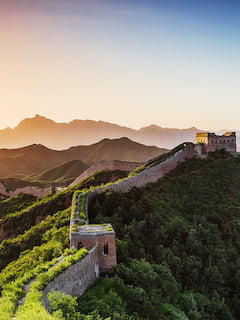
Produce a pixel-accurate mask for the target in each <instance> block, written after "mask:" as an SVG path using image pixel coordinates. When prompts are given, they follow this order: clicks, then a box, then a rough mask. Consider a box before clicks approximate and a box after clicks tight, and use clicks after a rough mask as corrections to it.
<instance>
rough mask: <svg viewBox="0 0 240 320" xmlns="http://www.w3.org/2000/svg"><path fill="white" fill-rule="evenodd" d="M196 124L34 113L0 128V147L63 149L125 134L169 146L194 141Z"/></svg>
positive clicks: (124, 135)
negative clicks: (134, 123) (62, 118)
mask: <svg viewBox="0 0 240 320" xmlns="http://www.w3.org/2000/svg"><path fill="white" fill-rule="evenodd" d="M199 131H202V130H199V129H197V128H195V127H191V128H188V129H177V128H163V127H160V126H157V125H155V124H151V125H149V126H146V127H142V128H140V129H138V130H137V129H132V128H129V127H126V126H121V125H118V124H113V123H109V122H105V121H102V120H99V121H95V120H78V119H74V120H72V121H70V122H61V123H58V122H55V121H53V120H51V119H48V118H46V117H43V116H40V115H35V117H33V118H26V119H23V120H22V121H21V122H20V123H19V124H18V125H17V126H16V127H14V128H13V129H12V128H9V127H8V128H6V129H2V130H0V146H1V147H2V148H19V147H22V146H28V145H31V144H42V145H45V146H47V147H49V148H52V149H57V150H63V149H66V148H69V147H71V146H78V145H89V144H93V143H97V142H98V141H100V140H102V139H104V138H110V139H117V138H121V137H128V138H129V139H131V140H134V141H136V142H139V143H142V144H145V145H156V146H158V147H164V148H167V149H170V148H172V147H174V146H175V145H177V144H180V143H182V142H184V141H190V142H193V141H194V139H195V133H196V132H199Z"/></svg>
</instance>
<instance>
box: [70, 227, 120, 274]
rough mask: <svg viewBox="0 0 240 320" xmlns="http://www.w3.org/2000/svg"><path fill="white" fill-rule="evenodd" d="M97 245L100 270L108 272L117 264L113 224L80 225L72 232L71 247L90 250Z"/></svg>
mask: <svg viewBox="0 0 240 320" xmlns="http://www.w3.org/2000/svg"><path fill="white" fill-rule="evenodd" d="M95 246H97V255H98V264H99V272H100V273H101V272H106V271H108V270H109V269H111V268H112V267H114V266H115V265H116V264H117V258H116V244H115V232H114V230H113V228H112V226H111V224H100V225H91V224H86V225H83V226H79V228H78V230H77V232H72V233H71V247H75V248H77V249H80V248H81V247H85V248H86V249H88V250H90V249H91V248H93V247H95Z"/></svg>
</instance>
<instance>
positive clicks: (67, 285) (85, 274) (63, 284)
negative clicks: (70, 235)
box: [42, 245, 99, 311]
mask: <svg viewBox="0 0 240 320" xmlns="http://www.w3.org/2000/svg"><path fill="white" fill-rule="evenodd" d="M98 275H99V261H98V246H97V245H95V246H94V247H93V248H92V249H91V250H90V252H89V253H88V255H87V256H86V257H85V258H83V259H82V260H80V261H78V262H77V263H75V264H73V265H72V266H71V267H69V268H68V269H67V270H66V271H64V272H62V273H61V274H60V275H58V276H57V277H56V278H55V279H54V280H53V281H51V282H50V283H49V284H48V285H47V286H46V288H45V289H44V290H43V296H42V300H43V305H44V306H45V308H46V309H47V310H48V311H50V306H49V301H48V298H47V295H48V293H49V292H51V291H61V292H63V293H65V294H68V295H71V296H75V297H80V296H82V295H83V293H84V292H85V291H86V289H87V288H88V287H89V286H91V285H93V284H94V282H95V280H96V278H97V277H98Z"/></svg>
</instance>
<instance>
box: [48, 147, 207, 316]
mask: <svg viewBox="0 0 240 320" xmlns="http://www.w3.org/2000/svg"><path fill="white" fill-rule="evenodd" d="M205 149H206V148H205V146H204V145H202V143H200V144H197V145H194V144H193V143H183V144H181V145H179V146H178V147H176V148H174V149H173V150H172V151H170V152H169V153H166V154H164V155H161V156H159V157H156V158H154V159H151V160H149V161H148V162H146V163H145V165H144V166H142V168H141V170H140V172H138V171H135V175H133V176H129V177H127V178H125V179H123V180H121V181H118V182H115V183H110V184H107V185H105V186H102V187H97V188H94V189H93V190H91V191H89V192H81V191H76V192H75V194H74V196H73V200H72V213H71V219H70V247H72V248H76V249H80V248H81V247H85V248H87V249H88V250H90V251H89V253H88V254H87V256H85V257H84V258H83V259H82V260H80V261H79V262H77V263H75V264H73V265H72V266H71V267H69V268H68V269H67V270H65V271H64V272H62V273H61V274H60V275H58V276H57V277H56V278H55V279H54V280H53V281H51V282H50V283H48V285H47V286H46V287H45V289H44V290H43V298H42V300H43V305H44V306H45V308H46V309H47V310H49V302H48V299H47V294H48V293H49V292H50V291H51V290H54V291H61V292H63V293H65V294H70V295H72V296H78V297H79V296H81V295H82V294H83V293H84V292H85V290H86V289H87V288H88V287H89V286H90V285H92V284H93V283H94V281H95V280H96V278H97V277H98V276H99V274H100V273H101V272H107V271H108V270H110V269H111V268H112V267H114V266H115V265H116V263H117V257H116V246H115V232H114V230H113V228H112V226H111V225H110V224H106V225H91V224H88V223H89V221H88V208H89V206H90V205H91V203H92V202H93V200H94V198H95V197H96V195H97V194H98V193H99V192H101V191H104V190H107V189H111V190H115V191H118V192H128V191H129V190H130V189H131V188H132V187H138V188H141V187H144V186H145V185H146V184H148V183H153V182H156V181H158V180H159V179H161V178H162V177H164V176H165V175H166V174H167V173H168V172H169V171H171V170H173V169H174V168H176V167H177V165H178V164H180V163H182V162H184V161H186V160H188V159H191V158H193V157H195V156H199V157H202V158H204V157H206V153H205ZM115 164H116V163H115ZM89 172H90V171H89ZM49 311H50V310H49Z"/></svg>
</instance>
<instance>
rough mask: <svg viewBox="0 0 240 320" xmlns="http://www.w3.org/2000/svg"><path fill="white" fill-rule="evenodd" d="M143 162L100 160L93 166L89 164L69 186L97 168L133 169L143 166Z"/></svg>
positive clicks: (97, 169)
mask: <svg viewBox="0 0 240 320" xmlns="http://www.w3.org/2000/svg"><path fill="white" fill-rule="evenodd" d="M143 165H144V162H130V161H120V160H109V161H105V160H103V161H100V162H99V163H98V164H96V165H95V166H91V167H90V168H88V169H86V170H85V171H84V172H83V173H82V174H81V175H80V176H79V177H77V178H76V179H75V180H74V181H73V182H72V183H71V184H70V186H75V185H76V184H78V183H79V182H80V181H82V180H83V179H85V178H87V177H89V176H90V175H91V174H93V173H95V172H97V171H99V170H106V169H108V170H120V171H133V170H135V169H136V168H137V167H140V166H143Z"/></svg>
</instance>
